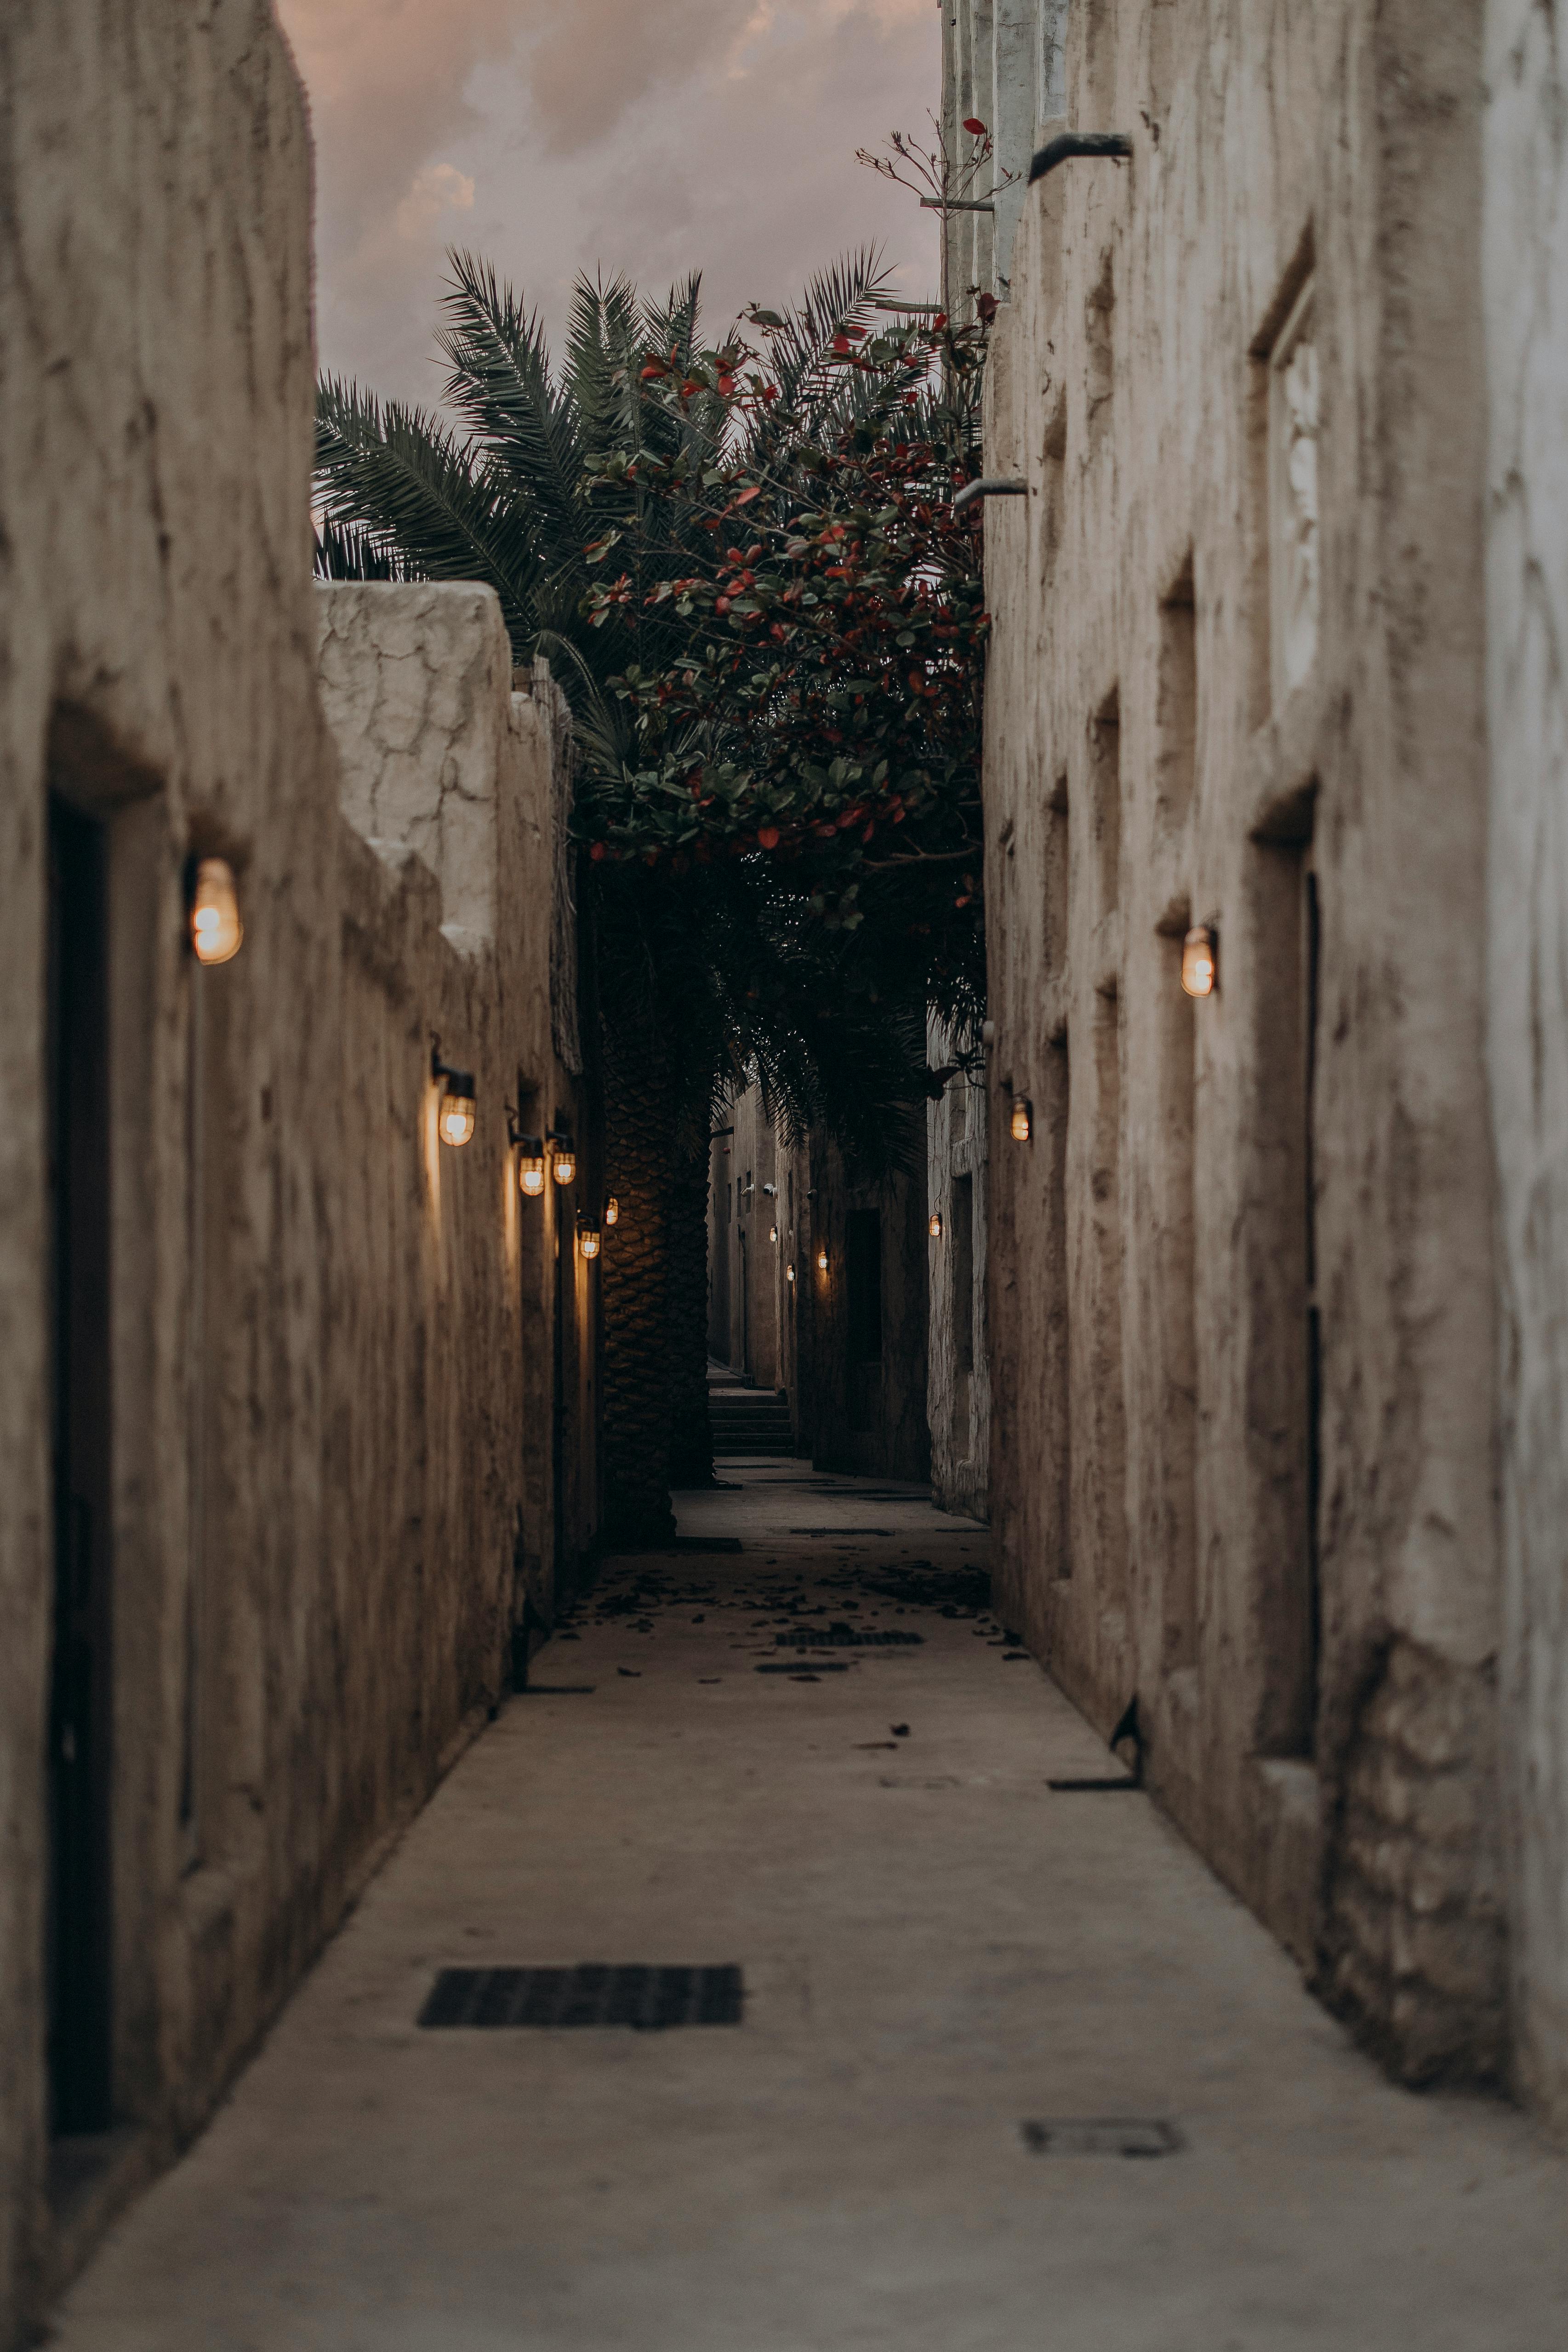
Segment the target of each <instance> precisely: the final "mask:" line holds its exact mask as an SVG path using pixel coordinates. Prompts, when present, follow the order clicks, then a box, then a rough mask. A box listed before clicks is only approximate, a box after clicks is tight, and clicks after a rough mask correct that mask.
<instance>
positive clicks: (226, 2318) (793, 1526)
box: [48, 1454, 1568, 2352]
mask: <svg viewBox="0 0 1568 2352" xmlns="http://www.w3.org/2000/svg"><path fill="white" fill-rule="evenodd" d="M721 1470H722V1472H723V1473H724V1474H725V1475H726V1477H727V1481H728V1484H727V1486H725V1487H724V1488H723V1489H722V1490H720V1491H718V1492H714V1493H705V1494H692V1495H685V1496H679V1497H677V1502H678V1506H679V1526H680V1529H681V1539H680V1546H679V1548H678V1549H676V1550H674V1551H672V1552H665V1553H650V1554H645V1555H642V1556H637V1557H629V1558H622V1559H612V1560H610V1561H608V1562H607V1563H606V1564H605V1567H604V1570H603V1572H602V1574H601V1578H600V1580H599V1581H598V1583H597V1585H596V1586H595V1588H594V1589H593V1591H591V1594H590V1595H589V1597H588V1598H587V1600H586V1601H584V1602H583V1603H582V1604H581V1605H580V1608H579V1610H578V1611H577V1612H576V1614H575V1616H574V1618H573V1619H572V1620H571V1621H570V1622H564V1623H562V1624H561V1625H560V1626H559V1627H558V1629H557V1633H556V1636H555V1638H554V1639H553V1640H551V1641H550V1642H549V1643H547V1644H546V1645H545V1646H544V1647H543V1648H542V1649H541V1650H539V1651H538V1653H537V1654H536V1655H535V1657H534V1659H533V1661H532V1666H531V1670H530V1674H529V1678H528V1688H527V1690H526V1691H525V1692H522V1693H519V1694H517V1695H514V1696H511V1697H509V1698H508V1699H507V1700H506V1701H505V1702H504V1703H503V1705H502V1706H501V1709H500V1712H499V1714H498V1717H497V1720H496V1721H495V1722H494V1724H493V1725H492V1726H491V1727H489V1728H488V1729H487V1730H486V1731H485V1732H483V1733H482V1734H481V1736H480V1737H479V1738H477V1740H476V1742H475V1743H474V1744H473V1746H472V1747H471V1748H469V1749H468V1751H467V1753H466V1754H465V1756H464V1757H463V1759H462V1760H461V1761H460V1762H459V1763H458V1764H457V1766H456V1768H455V1769H454V1770H453V1771H452V1773H451V1774H450V1776H449V1777H448V1778H447V1780H445V1782H444V1785H443V1786H442V1788H441V1789H440V1790H439V1791H438V1793H437V1794H436V1796H435V1798H434V1801H432V1803H431V1804H430V1805H429V1806H428V1807H427V1808H426V1810H425V1811H423V1813H422V1814H421V1815H420V1816H419V1818H418V1819H417V1820H416V1821H415V1822H413V1826H412V1827H411V1828H410V1829H409V1831H408V1832H407V1834H406V1835H405V1836H404V1837H403V1839H402V1843H401V1845H400V1846H399V1847H398V1849H397V1850H396V1852H395V1853H394V1854H393V1855H392V1859H391V1861H390V1862H389V1863H388V1864H387V1865H386V1867H385V1868H384V1869H383V1870H382V1874H380V1876H379V1877H378V1878H377V1879H376V1880H375V1881H374V1883H373V1884H372V1885H371V1887H370V1889H369V1892H368V1893H367V1895H365V1897H364V1899H363V1901H362V1902H361V1905H360V1906H359V1908H358V1909H357V1911H356V1912H355V1913H354V1915H353V1916H351V1917H350V1920H349V1922H348V1924H347V1926H346V1927H344V1928H343V1930H342V1932H341V1933H340V1935H339V1936H338V1937H337V1938H336V1940H335V1941H334V1942H333V1943H332V1944H331V1946H330V1947H329V1949H328V1951H327V1952H326V1954H325V1956H324V1958H322V1959H321V1961H320V1962H319V1965H318V1967H317V1968H316V1969H315V1971H314V1973H313V1974H312V1975H311V1976H310V1977H309V1978H308V1980H307V1981H306V1983H305V1984H304V1985H303V1987H302V1988H301V1990H299V1992H298V1994H297V1995H296V1997H295V1999H294V2000H293V2001H292V2003H291V2004H290V2005H289V2007H288V2008H287V2011H285V2012H284V2014H283V2016H282V2017H281V2019H280V2020H279V2021H278V2023H277V2026H276V2028H275V2029H274V2031H273V2032H272V2033H271V2035H270V2036H269V2038H268V2039H267V2042H266V2045H265V2047H264V2048H263V2050H262V2052H261V2054H260V2056H259V2057H258V2059H257V2060H256V2063H255V2064H254V2065H252V2066H251V2067H250V2069H249V2070H248V2071H247V2072H246V2073H245V2074H242V2076H241V2077H240V2079H239V2081H238V2083H237V2084H236V2085H235V2090H234V2092H233V2094H232V2095H231V2097H230V2098H229V2100H228V2102H227V2104H226V2105H225V2106H224V2107H223V2108H222V2109H221V2110H220V2112H219V2114H218V2115H217V2116H216V2117H215V2119H214V2122H213V2124H212V2126H211V2127H210V2128H209V2129H208V2130H207V2131H206V2133H205V2134H204V2137H202V2138H201V2139H200V2140H199V2141H198V2142H197V2143H196V2145H195V2146H194V2147H193V2148H192V2149H191V2150H190V2151H189V2152H188V2153H187V2154H186V2156H185V2157H184V2158H183V2161H182V2162H181V2163H180V2164H179V2165H178V2166H176V2167H175V2168H174V2169H173V2170H172V2171H171V2172H170V2173H169V2174H167V2175H166V2176H165V2178H164V2179H162V2181H161V2182H160V2183H159V2184H158V2185H157V2186H156V2187H155V2188H153V2189H152V2190H151V2192H150V2193H149V2194H148V2195H147V2196H146V2197H145V2198H144V2199H143V2200H142V2201H141V2203H140V2204H139V2205H138V2206H137V2207H136V2208H135V2210H132V2211H131V2213H130V2214H129V2215H128V2216H126V2217H125V2218H123V2219H122V2220H121V2221H120V2223H119V2225H118V2227H117V2229H116V2230H115V2231H113V2232H112V2233H111V2235H110V2238H109V2239H108V2240H107V2242H105V2244H104V2245H103V2247H102V2249H101V2250H100V2252H99V2254H98V2255H97V2257H96V2259H95V2260H94V2261H93V2263H91V2265H90V2266H89V2269H88V2270H87V2271H86V2273H84V2274H83V2276H82V2277H81V2278H80V2279H79V2280H78V2284H77V2285H76V2287H75V2289H74V2291H73V2292H72V2293H71V2294H70V2295H69V2296H68V2300H67V2302H66V2304H65V2305H64V2308H63V2310H62V2312H61V2313H60V2315H58V2318H57V2326H56V2331H55V2333H54V2334H53V2335H52V2336H50V2337H49V2338H48V2340H49V2341H50V2342H51V2343H53V2344H54V2345H55V2346H56V2347H57V2352H502V2347H506V2352H517V2347H522V2346H527V2347H528V2352H569V2347H570V2352H611V2348H612V2347H625V2352H807V2347H810V2352H848V2347H889V2352H891V2347H899V2352H968V2347H974V2352H981V2347H983V2352H1014V2347H1026V2346H1030V2345H1036V2344H1039V2345H1045V2344H1049V2345H1051V2347H1052V2352H1099V2348H1100V2347H1113V2352H1275V2347H1280V2352H1284V2347H1291V2352H1306V2347H1322V2352H1328V2347H1334V2352H1351V2347H1405V2346H1416V2345H1419V2346H1421V2347H1423V2352H1479V2347H1487V2352H1546V2347H1552V2346H1555V2345H1559V2344H1561V2343H1562V2342H1563V2340H1564V2327H1565V2325H1568V2233H1565V2232H1564V2230H1563V2213H1564V2210H1565V2201H1564V2195H1565V2190H1568V2164H1565V2163H1564V2160H1563V2158H1562V2157H1561V2156H1560V2155H1557V2154H1554V2153H1552V2150H1551V2149H1550V2147H1548V2145H1547V2143H1546V2142H1545V2140H1544V2139H1543V2138H1542V2137H1541V2136H1540V2135H1539V2134H1538V2132H1537V2130H1536V2128H1535V2127H1534V2126H1533V2125H1532V2124H1531V2122H1530V2121H1528V2120H1527V2119H1526V2118H1525V2117H1524V2116H1521V2115H1520V2114H1518V2113H1517V2112H1515V2111H1513V2110H1511V2109H1509V2108H1507V2107H1505V2106H1503V2105H1500V2104H1497V2103H1494V2102H1491V2101H1490V2100H1480V2099H1473V2098H1462V2097H1448V2096H1443V2095H1433V2096H1428V2097H1426V2098H1422V2099H1413V2098H1411V2097H1410V2096H1409V2095H1407V2094H1406V2092H1404V2091H1402V2090H1399V2089H1397V2088H1396V2087H1394V2086H1393V2085H1392V2084H1389V2083H1388V2082H1387V2081H1386V2080H1385V2078H1384V2077H1383V2076H1382V2075H1381V2074H1379V2072H1378V2071H1377V2070H1376V2068H1375V2066H1374V2065H1373V2063H1371V2062H1370V2060H1368V2059H1367V2058H1365V2057H1364V2056H1363V2055H1361V2054H1360V2053H1357V2052H1356V2051H1355V2050H1354V2048H1353V2047H1352V2046H1351V2043H1350V2042H1349V2040H1348V2038H1347V2037H1346V2035H1345V2034H1344V2033H1343V2031H1342V2029H1341V2028H1340V2027H1339V2026H1338V2025H1337V2024H1335V2023H1334V2022H1333V2021H1332V2020H1331V2019H1330V2018H1329V2017H1328V2016H1327V2015H1326V2014H1325V2013H1324V2011H1322V2009H1321V2008H1320V2007H1319V2006H1318V2005H1317V2004H1316V2003H1315V2002H1314V2001H1313V2000H1312V1999H1311V1997H1310V1996H1309V1994H1308V1993H1307V1991H1306V1990H1305V1989H1304V1988H1303V1985H1302V1982H1301V1977H1300V1975H1299V1973H1298V1971H1297V1969H1295V1967H1294V1966H1293V1965H1292V1964H1291V1961H1290V1959H1289V1958H1287V1957H1286V1956H1285V1954H1284V1953H1283V1952H1282V1951H1281V1949H1280V1948H1278V1946H1277V1945H1276V1944H1275V1943H1274V1941H1273V1940H1272V1938H1271V1937H1270V1936H1269V1935H1268V1933H1267V1932H1266V1930H1265V1929H1264V1928H1263V1927H1261V1926H1260V1924H1259V1923H1258V1921H1257V1920H1256V1919H1255V1918H1253V1917H1252V1916H1250V1915H1249V1913H1248V1912H1247V1911H1246V1910H1245V1909H1244V1908H1243V1907H1242V1906H1241V1905H1240V1904H1239V1902H1237V1901H1235V1900H1233V1899H1232V1898H1231V1897H1230V1896H1229V1895H1228V1894H1227V1893H1226V1892H1225V1891H1224V1890H1223V1888H1222V1887H1221V1886H1220V1885H1218V1882H1217V1881H1216V1880H1215V1879H1214V1878H1213V1877H1212V1876H1211V1875H1210V1874H1209V1872H1208V1871H1207V1868H1206V1867H1205V1865H1204V1864H1203V1863H1202V1862H1201V1861H1200V1860H1199V1859H1198V1857H1197V1855H1196V1854H1195V1853H1193V1852H1192V1851H1191V1849H1190V1848H1189V1847H1188V1846H1187V1845H1186V1843H1183V1841H1182V1840H1181V1839H1180V1838H1179V1837H1178V1836H1177V1835H1176V1832H1174V1831H1173V1830H1172V1829H1171V1828H1170V1826H1169V1825H1168V1824H1167V1823H1166V1822H1165V1821H1164V1820H1163V1819H1162V1818H1161V1816H1160V1815H1159V1814H1158V1813H1157V1812H1156V1811H1155V1810H1154V1809H1153V1807H1152V1805H1151V1803H1150V1801H1149V1800H1148V1798H1147V1797H1145V1795H1144V1794H1142V1793H1140V1792H1137V1791H1134V1790H1118V1789H1116V1788H1114V1787H1112V1788H1109V1789H1108V1788H1105V1787H1104V1786H1103V1785H1101V1786H1099V1787H1092V1788H1088V1789H1084V1790H1072V1789H1056V1788H1053V1787H1052V1786H1051V1783H1052V1782H1053V1781H1057V1780H1063V1781H1073V1780H1082V1781H1087V1782H1098V1783H1101V1784H1103V1783H1104V1782H1106V1781H1108V1780H1109V1781H1113V1782H1114V1780H1116V1778H1117V1777H1118V1775H1119V1772H1120V1767H1119V1766H1118V1765H1117V1763H1116V1761H1115V1759H1113V1758H1108V1757H1107V1754H1106V1751H1105V1748H1104V1747H1103V1744H1102V1742H1101V1741H1100V1740H1099V1739H1098V1738H1096V1737H1095V1736H1094V1735H1093V1734H1092V1732H1091V1731H1090V1730H1089V1729H1088V1728H1087V1727H1086V1726H1085V1724H1084V1723H1083V1721H1082V1719H1081V1718H1080V1717H1079V1716H1078V1715H1077V1714H1076V1713H1075V1711H1074V1710H1073V1708H1072V1707H1071V1706H1070V1704H1069V1703H1068V1701H1067V1700H1066V1699H1065V1698H1064V1697H1063V1696H1061V1694H1060V1693H1059V1692H1058V1691H1057V1690H1056V1689H1055V1688H1054V1687H1053V1686H1052V1685H1051V1683H1049V1682H1048V1681H1047V1680H1046V1678H1045V1677H1044V1675H1042V1674H1041V1673H1040V1669H1039V1668H1038V1666H1037V1665H1036V1664H1034V1663H1033V1662H1032V1660H1031V1659H1030V1657H1029V1656H1028V1655H1027V1654H1024V1653H1022V1652H1021V1651H1020V1649H1019V1647H1018V1646H1017V1645H1016V1644H1015V1643H1013V1642H1012V1641H1011V1640H1010V1639H1009V1629H1008V1628H1007V1627H1006V1626H1005V1625H1004V1624H1003V1623H1002V1622H1000V1621H999V1620H998V1618H996V1617H994V1616H992V1615H991V1614H990V1613H989V1611H988V1582H987V1574H986V1539H985V1534H984V1530H983V1529H981V1528H979V1527H978V1526H977V1525H976V1524H975V1523H973V1522H969V1521H966V1520H961V1519H954V1518H950V1517H943V1516H941V1515H939V1514H938V1513H936V1512H935V1511H934V1510H933V1509H932V1508H931V1507H930V1506H929V1503H928V1501H927V1499H926V1496H925V1490H923V1489H921V1488H917V1487H914V1486H897V1485H892V1484H887V1483H882V1482H877V1481H873V1480H870V1479H863V1478H850V1477H844V1476H828V1475H821V1474H817V1473H813V1472H812V1471H811V1470H810V1468H809V1467H808V1466H807V1465H805V1464H804V1463H802V1462H800V1461H796V1460H792V1459H789V1457H783V1456H766V1455H760V1454H759V1455H757V1456H753V1457H738V1458H731V1459H728V1460H726V1461H724V1462H723V1463H722V1464H721ZM584 1964H599V1965H600V1966H601V1967H602V1966H603V1965H604V1964H610V1965H612V1966H617V1967H636V1968H643V1969H647V1968H661V1967H677V1968H687V1969H689V1968H694V1967H700V1968H705V1969H738V1970H739V1971H740V1973H741V1977H742V1979H743V1984H744V2000H743V2004H742V2007H741V2013H740V2015H739V2016H738V2018H737V2019H736V2020H735V2021H734V2022H733V2023H732V2024H729V2025H727V2024H725V2023H724V2022H723V2019H724V2017H725V2014H726V1990H727V1988H726V1981H725V1980H724V1979H714V1980H710V1982H709V1985H708V1987H707V1988H706V1990H707V1992H708V1993H709V1994H710V1996H711V1997H712V1998H711V2003H710V2005H711V2007H712V2010H713V2013H714V2017H715V2021H714V2022H712V2023H707V2024H700V2023H697V2022H695V2021H694V2022H693V2023H692V2024H691V2025H690V2027H689V2028H687V2029H685V2030H671V2031H663V2032H636V2031H630V2030H628V2029H627V2026H626V2025H624V2024H619V2025H617V2024H611V2023H602V2024H601V2023H594V2024H588V2025H583V2024H580V2023H579V2022H578V2021H577V2020H576V2019H575V2018H574V2017H573V2016H571V2015H570V2013H569V2014H567V2015H565V2016H561V2013H560V2011H559V2009H558V2010H556V2011H553V2012H552V2013H553V2014H555V2015H556V2016H558V2017H559V2018H560V2021H559V2022H558V2023H555V2024H553V2025H551V2026H549V2027H546V2028H544V2029H543V2030H538V2029H536V2028H534V2027H532V2026H530V2025H529V2024H527V2023H519V2024H516V2025H512V2024H509V2023H507V2024H501V2025H500V2026H499V2027H498V2029H497V2030H485V2028H484V2027H483V2026H481V2025H478V2024H473V2025H470V2024H463V2023H456V2024H452V2025H440V2024H432V2025H429V2026H426V2027H423V2028H422V2026H421V2024H420V2023H419V2022H418V2021H419V2019H420V2017H421V2015H422V2012H423V2011H424V2008H425V2004H426V2002H427V2001H429V2000H431V1997H432V1994H433V1990H434V1987H435V1985H436V1982H437V1979H438V1977H439V1975H440V1972H441V1971H442V1970H444V1969H468V1970H475V1969H574V1968H578V1967H580V1966H583V1965H584ZM650 1990H653V1991H654V1992H656V1990H657V1988H656V1987H654V1988H652V1989H651V1988H650V1987H649V1986H648V1985H647V1984H646V1983H644V1985H643V1988H642V1991H641V1993H640V1994H639V1993H638V1992H637V1991H636V1989H635V1988H634V1989H633V1994H632V2005H633V2006H635V2002H636V2000H637V1999H638V1998H643V1999H646V1998H647V1997H648V1996H649V1993H650ZM677 1990H681V1991H682V1993H683V1997H685V1992H686V1990H689V1989H686V1988H677ZM695 1990H696V1994H697V1996H698V1998H697V2000H696V2004H695V2005H696V2006H697V2007H698V2010H699V2012H700V2011H701V2009H702V2007H703V2006H704V2001H703V2000H702V1998H701V1996H702V1995H703V1993H704V1991H705V1988H704V1987H703V1986H702V1985H698V1986H697V1987H696V1989H695ZM577 1991H578V1996H579V1998H580V2000H582V2001H583V2002H584V2005H585V2006H586V2007H587V2008H588V2010H589V2011H590V2013H591V2014H596V2015H602V2014H603V2008H602V2005H601V2004H602V2000H603V1988H602V1986H601V1985H600V1984H598V1983H597V1982H596V1980H594V1979H589V1980H588V1981H587V1982H586V1983H584V1982H583V1981H582V1980H580V1982H579V1985H578V1988H577ZM485 1997H486V1996H485V1992H484V1990H483V1989H480V1990H479V1992H478V1998H479V1999H480V2000H484V1999H485ZM488 1997H489V2000H490V2003H491V2005H492V2007H493V2008H494V2009H496V2010H497V2011H499V2012H501V2013H503V2014H505V2013H507V2011H508V2006H509V2005H510V2006H511V2008H512V2013H515V2004H516V2001H517V1995H516V1993H515V1992H512V1991H511V1990H510V1989H509V1988H508V1987H507V1985H506V1984H505V1982H504V1981H503V1982H500V1983H497V1982H494V1981H493V1982H492V1984H491V1986H490V1989H489V1996H488ZM543 1997H544V1996H543V1995H542V1994H539V1993H536V1999H539V1998H543ZM473 1998H474V1996H473V1994H472V1992H470V1993H464V1992H463V1991H462V1990H457V1991H454V1990H452V1989H451V1988H450V1986H449V1987H448V1989H447V1990H446V1991H445V1993H444V1996H443V1997H442V2000H439V2001H438V2002H437V2004H436V2008H437V2012H438V2014H442V2015H447V2016H465V2015H472V2014H473V2008H472V2000H473ZM465 2002H466V2003H467V2006H465Z"/></svg>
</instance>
